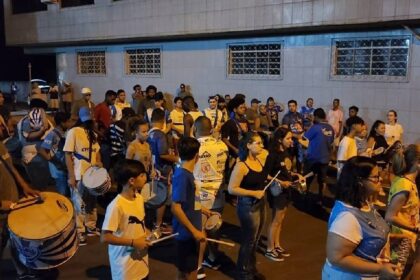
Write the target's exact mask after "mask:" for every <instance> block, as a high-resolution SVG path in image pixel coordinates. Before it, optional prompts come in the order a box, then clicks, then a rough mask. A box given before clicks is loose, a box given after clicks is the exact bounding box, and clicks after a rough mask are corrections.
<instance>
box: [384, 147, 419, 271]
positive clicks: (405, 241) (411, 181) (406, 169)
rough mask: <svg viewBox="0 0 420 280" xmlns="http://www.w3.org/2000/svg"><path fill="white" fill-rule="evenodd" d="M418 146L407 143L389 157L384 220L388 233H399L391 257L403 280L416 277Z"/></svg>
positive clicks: (417, 264)
mask: <svg viewBox="0 0 420 280" xmlns="http://www.w3.org/2000/svg"><path fill="white" fill-rule="evenodd" d="M419 158H420V145H410V146H408V147H407V149H406V150H405V151H399V152H397V153H396V154H394V156H393V157H392V160H391V164H392V170H393V173H394V174H395V178H394V180H393V181H392V184H391V189H390V191H389V197H388V209H387V211H386V215H385V219H386V220H387V222H388V223H390V224H391V225H392V227H391V232H392V233H393V234H395V235H400V236H402V238H398V239H396V240H395V242H392V243H391V253H392V254H391V259H392V260H393V261H394V262H398V263H400V265H401V266H402V268H403V269H404V275H407V274H408V273H409V272H410V269H411V266H412V261H413V259H414V265H413V268H412V269H411V272H410V276H409V277H408V278H404V279H420V250H417V252H416V245H417V244H416V243H417V239H418V234H419V222H420V217H419V211H420V201H419V196H418V190H417V186H416V177H417V175H418V163H419Z"/></svg>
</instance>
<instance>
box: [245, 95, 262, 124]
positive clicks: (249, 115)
mask: <svg viewBox="0 0 420 280" xmlns="http://www.w3.org/2000/svg"><path fill="white" fill-rule="evenodd" d="M260 103H261V101H260V100H258V99H256V98H254V99H252V100H251V107H248V108H247V109H246V113H245V117H246V119H247V121H248V123H249V129H250V130H254V131H258V130H259V129H260V118H259V115H258V106H259V104H260Z"/></svg>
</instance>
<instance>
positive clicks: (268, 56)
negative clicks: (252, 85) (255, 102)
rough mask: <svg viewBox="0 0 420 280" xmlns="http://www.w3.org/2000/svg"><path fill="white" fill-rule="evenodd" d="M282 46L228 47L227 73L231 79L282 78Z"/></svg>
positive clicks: (247, 45)
mask: <svg viewBox="0 0 420 280" xmlns="http://www.w3.org/2000/svg"><path fill="white" fill-rule="evenodd" d="M281 59H282V45H281V44H279V43H273V44H271V43H270V44H241V45H229V46H228V65H227V68H228V69H227V73H228V77H230V78H235V77H236V78H250V79H254V78H257V79H279V78H281V74H282V71H281Z"/></svg>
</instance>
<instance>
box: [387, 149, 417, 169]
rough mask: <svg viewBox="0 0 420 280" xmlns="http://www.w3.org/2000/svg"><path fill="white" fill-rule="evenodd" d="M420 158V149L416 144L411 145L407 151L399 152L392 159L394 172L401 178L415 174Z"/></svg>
mask: <svg viewBox="0 0 420 280" xmlns="http://www.w3.org/2000/svg"><path fill="white" fill-rule="evenodd" d="M419 157H420V149H419V147H418V145H415V144H411V145H409V146H408V147H407V149H405V151H403V150H400V151H397V152H396V153H395V154H394V155H393V157H392V159H391V165H392V171H393V172H394V174H395V175H397V176H400V177H401V176H404V175H405V174H408V173H413V172H415V171H416V170H417V164H418V159H419Z"/></svg>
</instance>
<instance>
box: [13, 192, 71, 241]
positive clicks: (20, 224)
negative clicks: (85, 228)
mask: <svg viewBox="0 0 420 280" xmlns="http://www.w3.org/2000/svg"><path fill="white" fill-rule="evenodd" d="M41 197H42V199H43V202H42V203H39V204H33V205H30V206H28V207H25V208H21V209H17V210H13V211H12V212H11V213H10V214H9V217H8V220H7V222H8V226H9V229H10V231H12V232H13V233H14V234H15V235H17V236H19V237H21V238H25V239H44V238H47V237H51V236H54V235H55V234H57V233H60V232H61V231H63V230H64V229H65V228H66V226H67V225H68V224H69V223H70V222H71V220H72V219H73V205H72V204H71V202H70V200H69V199H68V198H66V197H65V196H62V195H60V194H58V193H53V192H42V193H41ZM25 199H27V198H23V199H21V200H20V201H22V200H25Z"/></svg>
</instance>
